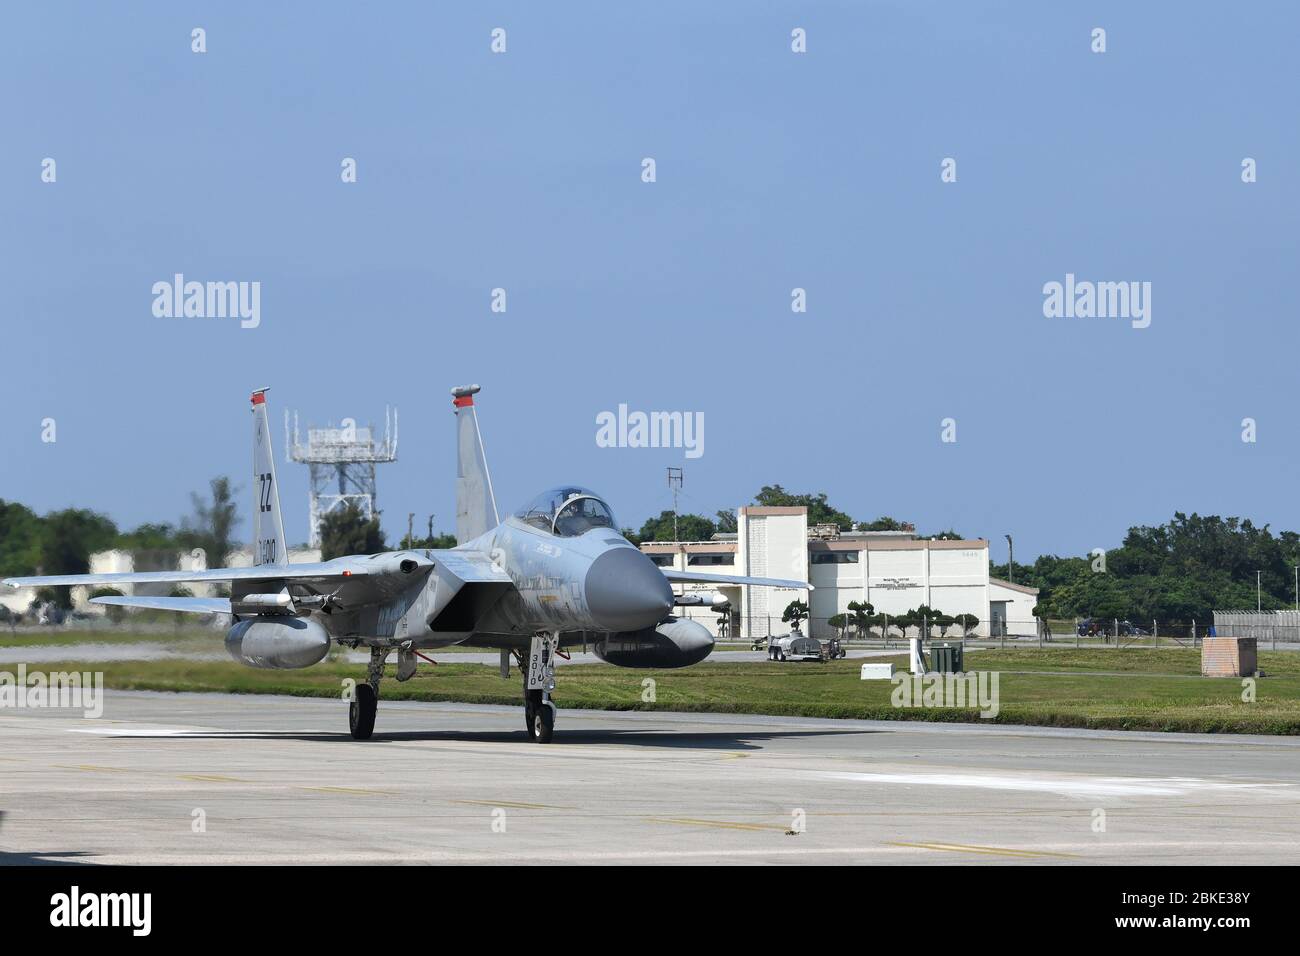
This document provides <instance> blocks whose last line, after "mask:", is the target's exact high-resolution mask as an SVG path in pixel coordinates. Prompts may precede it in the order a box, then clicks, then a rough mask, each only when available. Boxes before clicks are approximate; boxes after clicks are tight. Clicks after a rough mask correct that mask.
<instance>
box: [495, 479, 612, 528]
mask: <svg viewBox="0 0 1300 956" xmlns="http://www.w3.org/2000/svg"><path fill="white" fill-rule="evenodd" d="M514 514H515V517H516V518H519V519H520V520H521V521H524V522H525V523H527V524H530V525H532V526H533V527H534V528H540V529H542V530H543V531H549V532H550V533H552V534H557V535H559V536H560V537H562V538H576V537H577V536H578V535H580V534H582V533H584V532H586V531H590V530H591V529H592V528H613V529H614V530H616V531H617V530H618V522H617V521H615V520H614V512H613V511H611V510H610V507H609V505H607V504H605V502H604V500H603V499H602V498H601V497H600V496H599V495H597V494H596V493H595V492H594V491H592V490H591V489H589V488H581V487H579V486H577V485H561V486H560V487H558V488H551V489H549V490H548V491H543V492H542V493H541V494H540V495H538V496H537V497H536V498H534V499H533V500H532V501H530V502H528V504H526V505H524V506H523V507H522V508H520V509H519V510H518V511H516V512H515V513H514Z"/></svg>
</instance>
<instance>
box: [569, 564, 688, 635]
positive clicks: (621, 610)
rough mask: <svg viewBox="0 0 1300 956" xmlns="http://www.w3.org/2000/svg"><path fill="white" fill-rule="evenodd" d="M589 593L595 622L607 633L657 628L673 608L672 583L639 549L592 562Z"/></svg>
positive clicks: (589, 606) (592, 617) (589, 604)
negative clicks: (670, 585) (669, 583)
mask: <svg viewBox="0 0 1300 956" xmlns="http://www.w3.org/2000/svg"><path fill="white" fill-rule="evenodd" d="M585 589H586V595H587V610H589V611H590V612H591V619H592V620H593V621H595V622H596V625H597V626H598V627H600V628H602V629H603V630H607V631H638V630H640V629H641V628H643V627H653V626H654V625H656V624H658V623H659V622H660V621H662V620H663V619H664V616H665V615H666V614H667V613H668V612H669V611H671V610H672V607H673V589H672V588H671V587H669V586H668V579H667V578H665V577H664V575H663V572H662V571H660V570H659V569H658V568H657V567H655V564H654V562H653V561H651V560H650V559H649V558H647V557H646V556H645V555H644V554H642V553H641V552H640V551H638V550H636V549H635V548H614V549H613V550H610V551H606V552H605V553H604V554H602V555H600V557H598V558H596V560H595V561H593V562H591V567H590V568H588V569H587V580H586V585H585Z"/></svg>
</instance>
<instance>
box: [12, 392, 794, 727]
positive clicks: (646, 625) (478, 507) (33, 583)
mask: <svg viewBox="0 0 1300 956" xmlns="http://www.w3.org/2000/svg"><path fill="white" fill-rule="evenodd" d="M266 392H267V389H264V388H263V389H258V390H256V391H254V392H253V393H252V397H251V403H252V409H251V411H252V417H253V493H254V498H255V501H254V506H253V537H254V541H253V553H254V561H255V564H254V565H253V566H252V567H244V568H212V569H204V570H194V571H160V572H151V571H146V572H139V573H127V574H62V575H45V576H40V577H21V578H6V579H5V580H4V582H3V583H4V584H7V585H9V586H10V587H15V588H20V587H46V586H61V585H62V586H67V585H135V584H183V583H209V584H210V583H217V582H222V583H226V584H228V585H229V588H230V597H228V598H200V597H148V596H143V595H141V596H135V595H128V596H103V597H96V598H92V599H91V601H92V602H93V603H96V604H110V605H121V606H125V607H143V608H154V609H162V610H169V611H186V612H193V613H200V614H212V613H219V614H225V615H229V617H230V618H231V621H232V624H231V627H230V629H229V630H228V631H227V633H226V639H225V643H226V649H227V651H228V652H229V653H230V656H231V657H233V658H234V659H235V660H236V661H238V662H239V663H241V664H245V665H247V666H249V667H260V668H273V669H296V668H303V667H310V666H311V665H313V664H316V663H319V662H320V661H321V660H323V659H324V658H325V655H326V654H327V653H328V652H329V649H330V646H331V644H338V645H342V646H344V647H348V648H353V649H355V648H358V647H367V648H369V649H370V664H369V668H368V670H367V679H366V681H365V683H361V684H357V685H356V686H355V688H353V689H352V690H351V701H350V704H349V708H348V726H349V730H350V731H351V734H352V736H353V737H354V738H355V739H357V740H367V739H369V738H370V736H371V734H372V733H373V732H374V727H375V715H376V712H377V708H378V701H379V685H380V682H381V680H382V679H383V676H384V670H385V667H386V665H387V662H388V658H389V657H390V656H391V655H393V654H394V653H396V656H397V670H396V675H395V676H396V678H397V680H399V681H405V680H410V678H411V677H412V676H414V674H415V672H416V668H417V665H418V658H419V657H421V656H422V655H421V653H420V652H421V651H423V650H429V649H433V648H439V647H448V646H450V645H454V644H466V645H469V646H473V647H487V648H494V649H498V650H500V652H501V676H502V677H509V673H510V660H511V658H513V659H514V660H515V661H516V663H517V664H518V665H519V669H520V671H521V673H522V675H523V696H524V724H525V727H526V728H527V731H528V734H529V735H530V736H531V737H532V739H533V740H535V741H537V742H538V743H549V742H550V741H551V739H552V736H553V734H554V732H555V716H556V711H555V704H554V703H552V701H551V693H552V691H553V690H554V689H555V658H556V655H557V654H563V653H564V652H565V649H566V648H571V647H575V646H579V645H581V646H587V647H590V648H591V649H592V650H593V651H594V652H595V654H596V656H597V657H599V658H600V659H601V660H603V661H606V662H607V663H610V664H615V665H618V666H620V667H653V668H672V667H687V666H689V665H691V664H696V663H699V662H700V661H702V660H704V658H706V657H708V656H709V653H710V652H711V651H712V650H713V636H712V635H711V634H710V633H709V631H708V629H707V628H705V627H704V626H703V625H701V624H699V623H697V622H695V621H690V620H686V619H684V618H677V617H674V616H673V615H672V613H671V612H672V610H673V608H674V606H675V605H678V604H681V605H688V604H693V603H698V598H697V597H696V596H695V595H675V594H674V593H673V589H672V587H671V585H672V583H676V582H705V583H715V584H734V585H752V586H758V587H772V588H788V589H793V590H811V589H812V585H810V584H808V583H807V582H804V581H794V580H784V579H780V578H762V577H741V576H735V575H727V574H709V573H699V572H692V571H677V570H674V569H671V568H660V567H658V566H657V565H655V564H654V562H652V561H651V560H650V559H649V558H648V557H647V556H646V555H645V554H643V553H642V552H641V551H640V550H639V549H638V548H637V547H636V546H634V545H633V544H632V543H631V542H630V541H628V540H627V539H626V538H624V537H623V535H622V534H620V533H619V531H618V524H617V523H616V522H615V520H614V513H613V511H611V510H610V507H609V505H608V504H606V503H605V501H604V499H603V498H601V497H600V496H599V495H597V494H596V493H595V492H592V491H590V490H588V489H586V488H583V487H580V486H578V485H561V486H558V487H555V488H551V489H549V490H547V491H544V492H542V493H541V494H539V495H537V496H536V497H535V498H533V499H532V500H531V501H530V502H528V504H526V505H524V506H523V507H522V508H520V509H518V510H517V511H515V512H514V513H512V514H510V515H507V516H506V517H505V518H504V520H503V519H502V518H501V516H500V513H499V512H498V511H497V504H496V497H495V495H494V494H493V491H492V479H491V476H490V475H489V474H488V467H487V458H486V456H485V455H484V452H483V438H482V435H481V433H480V431H479V426H478V417H477V411H476V409H475V405H474V396H475V395H476V394H477V393H478V392H479V387H478V386H477V385H468V386H463V387H459V388H454V389H452V390H451V394H452V407H453V409H454V412H455V415H456V433H457V437H456V447H457V474H456V542H457V543H456V547H454V548H451V549H445V550H433V549H415V550H407V551H388V552H384V553H382V554H354V555H348V556H347V557H342V558H335V559H333V560H331V561H323V562H317V563H310V564H308V563H299V564H291V563H289V561H288V549H287V548H286V546H285V540H284V522H283V520H282V519H281V516H280V492H279V485H278V484H277V482H276V480H275V460H274V456H273V454H272V450H271V438H270V430H269V428H268V427H267V414H266Z"/></svg>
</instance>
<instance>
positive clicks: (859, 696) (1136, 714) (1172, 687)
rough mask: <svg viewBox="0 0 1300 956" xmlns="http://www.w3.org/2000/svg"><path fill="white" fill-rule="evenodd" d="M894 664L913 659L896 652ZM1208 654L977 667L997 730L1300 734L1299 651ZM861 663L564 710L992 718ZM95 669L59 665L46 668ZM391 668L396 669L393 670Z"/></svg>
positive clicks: (157, 678) (179, 676) (397, 689)
mask: <svg viewBox="0 0 1300 956" xmlns="http://www.w3.org/2000/svg"><path fill="white" fill-rule="evenodd" d="M875 660H892V661H893V663H894V664H895V665H896V666H897V667H900V668H901V667H902V666H903V665H904V664H905V660H904V658H903V657H902V656H901V655H900V656H898V657H895V658H884V659H882V658H876V659H875ZM1199 661H1200V655H1199V652H1197V651H1193V650H1190V649H1163V650H1141V651H1122V650H1120V651H1117V650H1114V649H1111V650H1080V651H1075V650H1073V649H1045V650H1037V649H1024V650H1007V651H1001V650H984V651H978V652H975V653H972V654H970V655H969V658H968V660H967V666H968V667H971V668H972V669H974V668H978V669H980V670H990V671H992V670H996V671H998V672H1000V675H1001V676H1000V691H1001V710H1000V713H999V714H998V716H997V717H996V718H995V719H994V721H993V722H996V723H1006V724H1037V725H1046V726H1058V727H1093V728H1108V729H1116V730H1164V731H1185V732H1207V733H1260V734H1297V733H1300V654H1296V653H1287V652H1277V653H1272V652H1264V653H1261V654H1260V667H1261V668H1262V669H1263V671H1264V672H1265V673H1266V674H1268V675H1269V676H1267V677H1264V678H1261V679H1260V680H1259V681H1258V682H1257V699H1256V701H1255V702H1253V703H1245V702H1243V701H1242V699H1241V694H1242V685H1241V681H1239V680H1235V679H1226V678H1203V677H1201V676H1199V666H1200V665H1199ZM860 663H861V662H860V661H854V660H843V661H833V662H828V663H800V664H794V663H790V664H769V663H749V664H743V663H726V662H725V661H709V662H706V663H704V664H699V665H697V666H695V667H691V668H686V669H683V670H671V671H649V670H647V671H636V670H626V669H623V668H616V667H609V666H605V665H583V666H580V667H563V668H560V670H559V672H558V674H557V683H558V687H557V689H556V693H555V701H556V703H557V704H558V705H559V706H560V707H584V708H598V709H606V710H671V711H693V712H719V713H749V714H775V715H788V716H801V717H838V718H845V717H855V718H869V719H883V720H938V721H958V722H983V721H981V718H980V717H979V716H978V713H977V711H975V710H974V709H966V710H956V709H916V710H911V709H899V708H895V707H893V706H892V704H891V700H890V697H891V694H892V692H893V690H894V688H893V685H891V684H890V683H889V682H887V681H862V680H859V679H858V667H859V664H860ZM73 668H76V669H83V670H84V669H88V667H87V665H77V664H75V663H69V664H66V665H64V664H51V665H45V668H44V669H47V670H62V669H73ZM89 669H93V670H97V671H102V672H103V673H104V675H105V681H106V683H107V685H108V686H109V687H116V688H127V689H139V690H166V691H220V692H233V693H261V694H293V695H300V696H314V697H332V696H335V695H337V694H339V693H340V689H341V686H342V681H343V680H344V679H345V678H349V677H350V678H353V679H355V680H358V681H360V680H364V677H365V668H364V666H363V665H360V664H348V663H346V662H340V661H326V662H323V663H321V664H319V665H317V666H316V667H313V668H308V669H307V670H302V671H261V670H253V669H250V668H245V667H242V666H241V665H238V664H235V663H234V662H233V661H232V662H229V663H227V662H192V661H174V660H168V661H141V662H113V663H104V664H94V665H89ZM390 673H391V670H390ZM647 678H650V679H653V680H654V682H655V692H656V700H655V702H654V703H653V704H651V703H645V702H643V701H642V700H641V695H642V691H643V685H642V681H643V680H645V679H647ZM519 685H520V677H519V675H518V672H517V671H512V673H511V677H510V679H509V680H502V679H501V678H500V677H499V676H498V674H497V670H496V667H494V666H486V665H479V664H441V665H439V666H438V667H428V666H422V667H421V668H420V671H419V674H418V676H416V677H415V678H413V679H412V680H410V681H408V682H406V683H404V684H399V683H397V682H396V681H394V680H391V679H390V680H387V681H385V683H384V687H383V696H384V697H385V698H388V699H400V700H427V701H464V702H469V703H493V704H511V705H513V704H518V703H519V697H520V686H519Z"/></svg>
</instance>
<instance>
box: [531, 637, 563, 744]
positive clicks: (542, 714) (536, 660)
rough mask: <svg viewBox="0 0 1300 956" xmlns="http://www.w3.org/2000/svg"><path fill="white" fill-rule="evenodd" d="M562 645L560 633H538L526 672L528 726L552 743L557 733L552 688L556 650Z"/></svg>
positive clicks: (540, 739)
mask: <svg viewBox="0 0 1300 956" xmlns="http://www.w3.org/2000/svg"><path fill="white" fill-rule="evenodd" d="M559 646H560V635H559V634H558V633H557V634H537V635H534V636H533V640H532V643H531V644H530V646H529V648H528V663H527V666H526V667H524V668H522V670H523V672H524V726H525V727H527V728H528V735H529V736H530V737H532V738H533V740H535V741H537V742H538V743H539V744H549V743H550V742H551V738H552V737H553V736H554V735H555V704H553V703H551V691H553V690H555V652H556V650H557V649H558V648H559Z"/></svg>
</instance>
